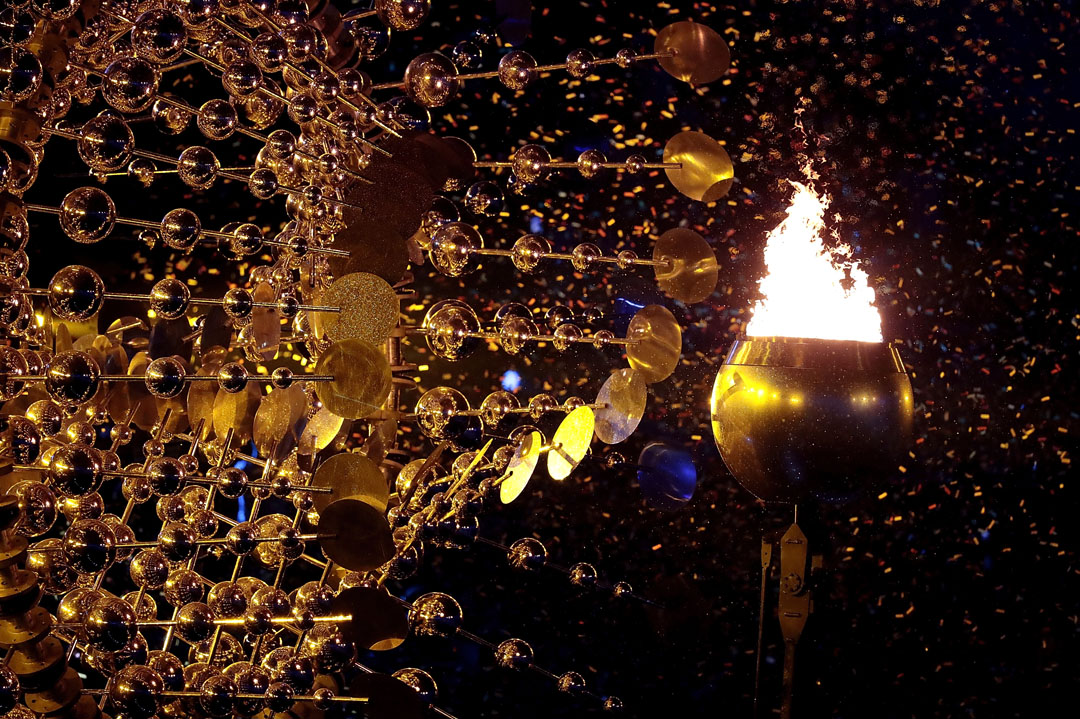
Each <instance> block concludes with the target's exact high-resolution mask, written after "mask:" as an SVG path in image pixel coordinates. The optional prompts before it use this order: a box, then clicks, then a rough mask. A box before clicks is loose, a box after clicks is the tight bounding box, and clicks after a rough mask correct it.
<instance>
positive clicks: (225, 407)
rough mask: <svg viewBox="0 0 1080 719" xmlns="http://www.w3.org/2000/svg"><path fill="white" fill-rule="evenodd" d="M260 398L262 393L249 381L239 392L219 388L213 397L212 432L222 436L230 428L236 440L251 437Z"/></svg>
mask: <svg viewBox="0 0 1080 719" xmlns="http://www.w3.org/2000/svg"><path fill="white" fill-rule="evenodd" d="M261 400H262V393H261V392H260V391H259V386H258V385H257V384H255V383H254V382H249V383H248V385H247V387H245V388H244V389H242V390H240V391H239V392H226V391H225V390H223V389H219V390H218V391H217V396H216V397H214V434H216V435H217V436H218V437H224V436H225V434H226V433H227V432H228V431H229V430H230V429H231V430H232V431H233V433H234V434H235V435H236V438H237V440H238V441H240V442H244V441H247V440H249V439H251V431H252V424H253V423H254V421H255V412H256V411H258V409H259V402H260V401H261ZM196 422H198V420H196Z"/></svg>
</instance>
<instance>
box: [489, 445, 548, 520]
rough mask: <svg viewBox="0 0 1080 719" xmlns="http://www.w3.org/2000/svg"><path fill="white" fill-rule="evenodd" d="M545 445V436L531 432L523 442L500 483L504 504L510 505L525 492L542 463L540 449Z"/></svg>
mask: <svg viewBox="0 0 1080 719" xmlns="http://www.w3.org/2000/svg"><path fill="white" fill-rule="evenodd" d="M543 444H544V435H542V434H540V433H539V432H529V433H528V434H527V435H525V438H524V439H522V440H521V444H519V445H518V447H517V449H516V450H515V451H514V456H513V457H512V458H511V459H510V464H509V465H507V467H506V474H504V475H503V478H502V481H501V482H500V483H499V499H500V500H502V503H503V504H510V503H511V502H513V501H514V500H515V499H517V498H518V497H519V496H521V493H522V492H524V491H525V487H526V486H527V485H528V484H529V480H530V479H532V475H533V472H535V471H536V465H537V464H539V462H540V447H541V446H543Z"/></svg>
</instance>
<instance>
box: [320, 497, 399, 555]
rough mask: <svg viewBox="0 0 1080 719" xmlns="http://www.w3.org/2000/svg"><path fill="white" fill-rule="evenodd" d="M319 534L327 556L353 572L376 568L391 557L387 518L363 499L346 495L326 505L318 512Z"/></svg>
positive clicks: (391, 543) (391, 548)
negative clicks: (346, 496)
mask: <svg viewBox="0 0 1080 719" xmlns="http://www.w3.org/2000/svg"><path fill="white" fill-rule="evenodd" d="M318 537H319V545H320V546H321V547H322V550H323V554H325V555H326V557H327V559H329V560H331V561H332V562H334V563H335V564H340V565H341V566H342V567H345V569H348V570H351V571H353V572H369V571H371V570H372V569H378V568H379V567H381V566H382V565H384V564H386V563H387V562H388V561H390V560H391V559H392V558H393V556H394V537H393V534H392V532H391V530H390V525H389V524H387V522H386V517H384V516H383V513H382V512H380V511H379V510H377V509H375V507H372V506H371V505H370V504H368V503H367V502H365V501H363V500H362V499H357V498H354V497H349V498H347V499H339V500H337V501H336V502H331V503H330V504H328V505H326V509H325V510H323V511H322V512H320V514H319V531H318Z"/></svg>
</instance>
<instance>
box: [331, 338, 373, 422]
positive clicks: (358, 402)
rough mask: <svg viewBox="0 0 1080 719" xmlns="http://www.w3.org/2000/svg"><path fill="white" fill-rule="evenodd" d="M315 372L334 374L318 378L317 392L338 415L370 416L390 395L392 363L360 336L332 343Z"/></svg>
mask: <svg viewBox="0 0 1080 719" xmlns="http://www.w3.org/2000/svg"><path fill="white" fill-rule="evenodd" d="M315 373H316V374H320V375H329V376H332V377H333V378H334V379H333V380H332V381H330V382H319V383H318V384H317V385H316V390H315V393H316V394H317V395H318V397H319V401H321V402H322V403H323V405H324V406H325V407H326V408H327V409H328V410H330V411H331V412H333V413H334V414H336V415H338V416H339V417H344V418H346V419H360V418H362V417H367V416H368V415H369V414H371V413H372V412H376V411H378V409H379V408H380V407H381V406H382V405H383V403H384V402H385V401H386V398H387V397H389V396H390V382H391V379H390V363H389V362H387V361H386V355H384V354H383V353H382V352H380V351H379V350H378V349H376V348H375V347H374V346H372V345H371V344H369V343H368V342H365V341H364V340H361V339H350V340H342V341H341V342H337V343H335V344H333V345H331V346H330V349H328V350H327V351H326V352H325V353H323V355H322V356H321V357H319V361H318V363H317V364H316V366H315Z"/></svg>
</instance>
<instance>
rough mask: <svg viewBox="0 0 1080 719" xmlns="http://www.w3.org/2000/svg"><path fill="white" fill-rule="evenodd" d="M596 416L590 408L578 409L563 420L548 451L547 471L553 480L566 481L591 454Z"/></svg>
mask: <svg viewBox="0 0 1080 719" xmlns="http://www.w3.org/2000/svg"><path fill="white" fill-rule="evenodd" d="M595 427H596V415H594V414H593V411H592V410H591V409H589V408H588V407H578V408H577V409H575V410H574V411H573V412H571V413H570V414H568V415H566V417H564V418H563V421H562V422H561V423H560V424H559V428H558V429H557V430H555V436H554V437H553V438H552V439H551V449H550V450H548V456H547V470H548V474H549V475H551V478H552V479H566V478H567V477H569V476H570V473H571V472H573V471H574V470H575V469H576V468H577V466H578V465H579V464H581V460H583V459H585V455H586V454H588V453H589V445H590V444H591V443H592V437H593V429H594V428H595Z"/></svg>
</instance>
